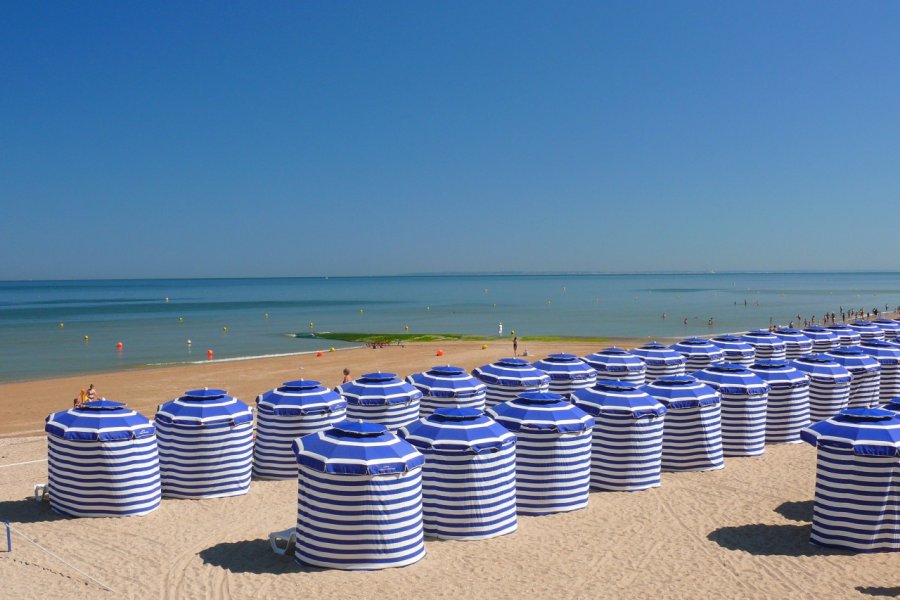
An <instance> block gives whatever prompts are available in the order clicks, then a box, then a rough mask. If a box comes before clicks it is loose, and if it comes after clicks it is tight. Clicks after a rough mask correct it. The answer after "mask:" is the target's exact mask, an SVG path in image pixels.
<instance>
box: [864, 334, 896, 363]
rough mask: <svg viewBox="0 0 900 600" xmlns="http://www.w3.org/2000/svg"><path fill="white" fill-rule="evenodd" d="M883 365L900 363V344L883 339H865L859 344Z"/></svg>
mask: <svg viewBox="0 0 900 600" xmlns="http://www.w3.org/2000/svg"><path fill="white" fill-rule="evenodd" d="M857 347H858V348H859V349H860V350H862V351H863V352H865V353H866V354H868V355H869V356H871V357H873V358H875V359H876V360H877V361H878V362H879V363H881V364H882V365H896V364H900V346H898V345H897V344H892V343H890V342H885V341H883V340H864V341H862V342H860V343H859V346H857Z"/></svg>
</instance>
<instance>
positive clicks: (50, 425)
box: [44, 398, 155, 442]
mask: <svg viewBox="0 0 900 600" xmlns="http://www.w3.org/2000/svg"><path fill="white" fill-rule="evenodd" d="M44 431H46V432H47V433H48V434H50V435H52V436H54V437H58V438H61V439H64V440H73V441H83V442H89V441H100V442H106V441H118V440H133V439H140V438H145V437H150V436H152V435H153V434H154V433H155V428H154V425H153V423H151V422H150V420H149V419H147V417H145V416H144V415H142V414H140V413H138V412H135V411H133V410H131V409H130V408H127V407H126V406H125V405H124V404H122V403H121V402H113V401H112V400H107V399H105V398H104V399H102V400H94V401H92V402H86V403H84V404H82V405H81V406H79V407H77V408H70V409H69V410H65V411H61V412H55V413H52V414H51V415H49V416H48V417H47V419H46V422H45V425H44Z"/></svg>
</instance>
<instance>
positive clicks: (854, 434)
mask: <svg viewBox="0 0 900 600" xmlns="http://www.w3.org/2000/svg"><path fill="white" fill-rule="evenodd" d="M800 437H801V439H802V440H803V441H805V442H807V443H809V444H812V445H813V446H828V447H833V448H844V449H849V450H851V451H852V452H853V454H855V455H857V456H900V414H897V413H895V412H894V411H891V410H885V409H882V408H848V409H845V410H843V411H841V412H840V413H839V414H838V415H837V416H834V417H831V418H830V419H826V420H824V421H819V422H818V423H814V424H812V425H810V426H809V427H807V428H806V429H804V430H803V431H801V432H800Z"/></svg>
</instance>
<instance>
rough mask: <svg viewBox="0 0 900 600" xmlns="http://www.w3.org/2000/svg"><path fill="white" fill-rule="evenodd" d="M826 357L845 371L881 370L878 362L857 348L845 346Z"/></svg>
mask: <svg viewBox="0 0 900 600" xmlns="http://www.w3.org/2000/svg"><path fill="white" fill-rule="evenodd" d="M826 355H828V356H830V357H831V358H833V359H834V361H835V362H838V363H840V364H842V365H844V366H845V367H846V368H847V369H863V370H865V372H867V373H868V372H870V371H878V370H880V369H881V366H880V365H879V363H878V361H877V360H875V359H874V358H872V357H871V356H869V355H868V354H866V353H865V352H864V351H863V350H862V348H860V347H859V346H846V347H842V348H836V349H834V350H832V351H830V352H826Z"/></svg>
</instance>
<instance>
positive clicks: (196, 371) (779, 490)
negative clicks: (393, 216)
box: [0, 340, 900, 600]
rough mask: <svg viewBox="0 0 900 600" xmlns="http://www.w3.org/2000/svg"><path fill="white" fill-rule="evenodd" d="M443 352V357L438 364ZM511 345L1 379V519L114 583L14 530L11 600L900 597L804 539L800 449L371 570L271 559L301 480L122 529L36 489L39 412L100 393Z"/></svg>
mask: <svg viewBox="0 0 900 600" xmlns="http://www.w3.org/2000/svg"><path fill="white" fill-rule="evenodd" d="M619 343H620V344H621V345H628V344H627V343H625V342H619ZM439 347H440V348H442V349H443V350H444V352H445V356H444V357H443V358H436V357H435V352H436V350H437V349H438V348H439ZM523 347H525V348H527V350H528V351H529V353H530V354H531V358H533V359H536V358H538V357H543V356H545V355H546V354H548V353H550V352H556V351H561V350H565V351H568V352H573V353H577V354H579V355H581V354H585V353H588V352H592V351H594V350H596V349H597V345H596V344H590V345H585V344H581V345H579V344H572V343H566V344H565V345H564V347H562V345H561V344H557V343H534V342H528V341H527V340H525V341H523V342H520V346H519V348H520V350H521V349H522V348H523ZM510 351H511V347H510V345H509V344H508V343H502V344H501V343H499V342H497V343H490V344H489V347H488V348H487V349H486V350H484V349H482V348H481V343H475V342H454V343H441V344H432V343H427V344H425V343H423V344H413V345H407V346H406V347H402V348H401V347H390V348H383V349H378V350H370V349H355V350H346V351H339V352H334V353H326V354H325V355H324V356H323V357H321V358H317V357H315V356H314V355H303V356H293V357H284V358H271V359H260V360H248V361H236V362H212V363H209V364H203V365H189V366H179V367H167V368H155V369H142V370H134V371H127V372H119V373H111V374H104V375H92V376H89V377H77V378H72V377H70V378H58V379H47V380H41V381H34V382H28V383H15V384H6V385H0V394H2V396H0V397H2V398H3V400H2V402H0V519H9V520H11V521H12V522H13V527H15V528H16V529H17V530H19V531H21V532H22V533H24V534H25V535H27V536H29V537H30V538H32V539H34V540H35V541H37V542H38V543H40V544H42V545H44V546H46V547H48V548H51V549H52V550H53V551H55V552H57V553H58V554H60V555H61V556H63V557H65V558H66V559H67V560H68V561H70V562H71V563H72V564H74V565H75V566H77V567H78V568H80V569H82V570H84V571H85V572H87V573H88V574H90V575H91V576H92V577H94V578H96V579H97V580H99V581H100V582H102V583H104V584H105V585H106V586H108V587H109V588H111V589H112V590H114V593H111V592H108V591H106V590H104V589H103V588H102V587H100V586H99V585H97V584H96V583H93V582H90V581H89V580H87V579H86V578H85V577H84V576H82V575H80V574H79V573H78V572H77V571H75V570H74V569H72V568H71V567H69V566H67V565H66V564H63V563H62V562H59V561H58V560H56V559H54V558H53V557H51V556H48V555H47V554H45V553H43V552H42V551H40V550H38V549H37V548H35V547H33V546H31V545H29V544H28V543H26V542H25V541H24V540H23V539H21V538H15V537H14V540H13V541H14V551H13V552H12V553H11V554H10V553H0V598H10V599H18V598H32V597H33V598H61V597H66V598H103V597H110V598H112V597H116V596H121V597H128V598H148V597H160V598H272V597H276V596H278V597H304V598H313V599H325V598H377V599H379V600H386V599H392V598H404V599H418V598H452V599H454V600H459V599H460V598H479V599H486V598H525V597H546V598H599V597H602V596H612V597H663V598H669V597H671V598H697V597H708V598H736V597H741V598H854V597H859V598H865V597H872V596H882V597H884V596H891V595H893V596H895V597H896V596H898V595H900V556H898V555H897V554H896V553H894V554H892V553H874V554H850V553H845V552H841V551H833V550H826V549H822V548H818V547H816V546H812V545H810V544H809V543H808V537H809V529H810V524H809V521H810V518H811V514H812V494H813V485H814V478H815V452H814V450H813V449H812V448H811V447H810V446H807V445H805V444H796V445H777V446H769V447H767V449H766V454H765V455H764V456H763V457H761V458H744V459H727V460H726V467H725V469H724V470H722V471H717V472H711V473H667V474H663V483H662V487H660V488H657V489H654V490H650V491H645V492H636V493H599V492H595V493H593V494H591V500H590V505H589V507H588V508H587V509H585V510H581V511H576V512H573V513H568V514H560V515H554V516H548V517H538V518H524V517H523V518H520V520H519V530H518V532H516V533H514V534H512V535H509V536H505V537H502V538H496V539H493V540H487V541H480V542H438V541H429V542H427V550H428V555H427V556H426V557H425V559H424V560H422V561H421V562H419V563H418V564H416V565H412V566H410V567H406V568H402V569H387V570H383V571H373V572H342V571H325V570H316V569H304V568H301V567H299V566H297V565H296V564H295V563H293V561H292V560H291V559H290V558H288V557H278V556H275V555H274V554H273V553H272V552H271V551H270V550H269V548H268V542H267V540H266V537H267V534H268V533H269V532H271V531H275V530H278V529H284V528H287V527H290V526H291V525H292V524H293V522H294V520H295V511H296V484H295V482H293V481H276V482H269V481H254V482H253V485H252V486H251V489H250V493H249V494H247V495H246V496H241V497H235V498H226V499H214V500H198V501H191V500H168V499H164V500H163V503H162V506H161V508H160V509H159V510H157V511H155V512H153V513H151V514H150V515H148V516H145V517H132V518H121V519H69V518H63V517H60V516H58V515H55V514H54V513H53V512H52V511H51V510H50V509H49V508H48V507H47V505H45V504H44V505H41V504H37V503H35V502H34V501H33V500H31V499H29V496H30V492H31V488H32V486H33V484H34V483H37V482H43V481H46V479H47V467H46V460H45V459H46V443H45V440H44V436H43V434H42V427H43V420H44V417H45V416H46V415H47V414H48V413H50V412H53V411H55V410H61V409H64V408H67V407H69V406H70V405H71V399H72V398H73V397H74V396H75V395H76V394H77V393H78V391H79V390H80V389H81V388H82V387H84V386H86V385H87V383H89V382H93V383H95V384H96V386H97V388H98V389H99V390H100V391H101V393H102V394H103V395H104V396H106V397H107V398H110V399H114V400H119V401H124V402H127V403H128V404H129V405H130V406H131V407H133V408H135V409H137V410H139V411H141V412H143V413H144V414H145V415H147V416H152V415H153V412H154V411H155V408H156V406H157V405H158V404H160V403H161V402H164V401H167V400H170V399H172V398H174V397H177V396H178V395H180V394H181V392H183V391H184V390H187V389H191V388H196V387H203V386H208V387H224V388H226V389H228V390H229V392H231V393H232V394H234V395H236V396H238V397H240V398H242V399H244V400H245V401H248V402H252V401H253V399H254V398H255V396H256V395H257V394H258V393H260V392H262V391H265V390H268V389H271V388H272V387H274V386H276V385H278V384H280V383H281V382H282V381H287V380H291V379H297V378H299V377H303V378H307V379H318V380H320V381H322V382H323V383H324V384H326V385H329V386H331V385H335V384H337V383H338V382H339V381H340V378H341V369H342V368H343V367H345V366H347V367H349V368H350V369H351V370H352V371H353V375H354V376H357V375H360V374H362V373H366V372H371V371H375V370H382V371H392V372H396V373H398V374H399V375H401V376H406V375H408V374H409V373H412V372H415V371H420V370H424V369H427V368H429V367H431V366H433V365H436V364H455V365H459V366H462V367H466V368H472V367H475V366H478V365H481V364H485V363H488V362H491V361H493V360H495V359H497V358H499V357H501V356H508V355H509V354H510ZM301 367H302V370H301V369H300V368H301ZM89 380H90V381H89ZM21 463H24V464H21ZM0 547H3V542H2V541H0Z"/></svg>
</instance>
